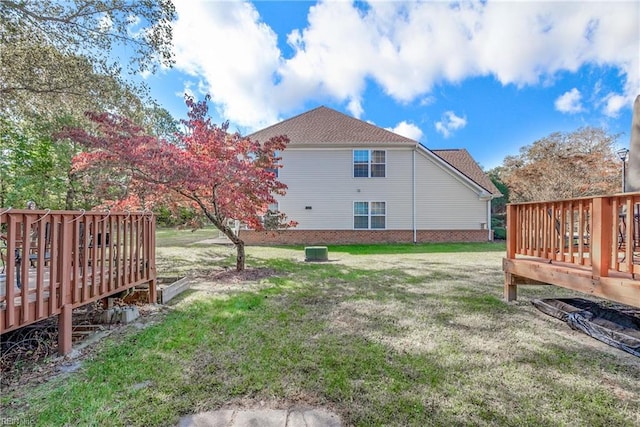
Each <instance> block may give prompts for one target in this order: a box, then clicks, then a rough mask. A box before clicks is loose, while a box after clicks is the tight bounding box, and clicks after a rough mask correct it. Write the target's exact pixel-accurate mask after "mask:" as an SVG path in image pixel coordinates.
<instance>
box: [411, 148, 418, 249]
mask: <svg viewBox="0 0 640 427" xmlns="http://www.w3.org/2000/svg"><path fill="white" fill-rule="evenodd" d="M417 148H418V146H417V145H416V146H415V147H413V151H412V152H411V175H412V177H411V178H412V179H411V181H412V182H411V199H412V200H411V206H412V216H413V218H412V222H413V243H414V244H415V243H418V230H417V229H416V149H417Z"/></svg>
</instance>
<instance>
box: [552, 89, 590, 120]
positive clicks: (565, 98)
mask: <svg viewBox="0 0 640 427" xmlns="http://www.w3.org/2000/svg"><path fill="white" fill-rule="evenodd" d="M554 105H555V107H556V110H558V111H560V112H561V113H569V114H574V113H579V112H581V111H584V107H583V106H582V94H581V93H580V91H579V90H578V89H576V88H575V87H574V88H573V89H571V90H570V91H567V92H565V93H563V94H562V95H560V96H559V97H558V98H557V99H556V102H555V103H554Z"/></svg>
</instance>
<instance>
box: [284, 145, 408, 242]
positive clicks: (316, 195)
mask: <svg viewBox="0 0 640 427" xmlns="http://www.w3.org/2000/svg"><path fill="white" fill-rule="evenodd" d="M384 151H385V153H386V156H385V157H386V175H387V176H386V178H385V179H362V178H354V177H353V149H352V148H350V147H345V148H326V149H312V148H295V149H290V148H287V149H286V150H284V151H283V152H282V165H283V167H282V169H280V177H279V180H280V181H282V182H283V183H284V184H286V185H287V186H288V189H287V194H286V196H284V197H278V200H279V202H280V210H281V211H282V212H284V213H285V214H286V215H287V217H288V218H289V219H292V220H294V221H297V222H298V226H297V227H296V229H298V230H353V225H354V224H353V202H354V201H357V200H364V201H367V200H372V201H385V202H386V203H387V210H388V207H389V206H393V214H390V213H389V212H387V216H386V224H385V226H386V228H387V229H396V230H397V229H405V230H410V229H411V215H412V207H411V148H400V149H386V150H384Z"/></svg>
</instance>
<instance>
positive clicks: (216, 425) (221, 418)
mask: <svg viewBox="0 0 640 427" xmlns="http://www.w3.org/2000/svg"><path fill="white" fill-rule="evenodd" d="M234 412H235V411H233V410H231V409H227V410H225V409H223V410H220V411H210V412H202V413H200V414H196V415H191V416H188V417H184V418H182V419H181V420H180V424H178V427H228V426H230V425H231V420H232V419H233V413H234Z"/></svg>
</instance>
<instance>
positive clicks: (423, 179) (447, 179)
mask: <svg viewBox="0 0 640 427" xmlns="http://www.w3.org/2000/svg"><path fill="white" fill-rule="evenodd" d="M478 193H479V190H478V189H477V188H472V187H471V186H470V185H469V184H468V183H467V182H465V181H464V179H463V178H462V177H460V176H457V175H456V174H455V173H453V172H451V171H449V170H446V169H444V168H443V167H442V166H441V165H440V164H438V162H436V161H435V160H433V159H431V158H428V157H427V156H426V155H422V154H416V216H417V223H416V227H417V229H418V230H478V229H480V228H481V224H482V223H485V224H486V222H487V201H486V200H480V197H479V194H478Z"/></svg>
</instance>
